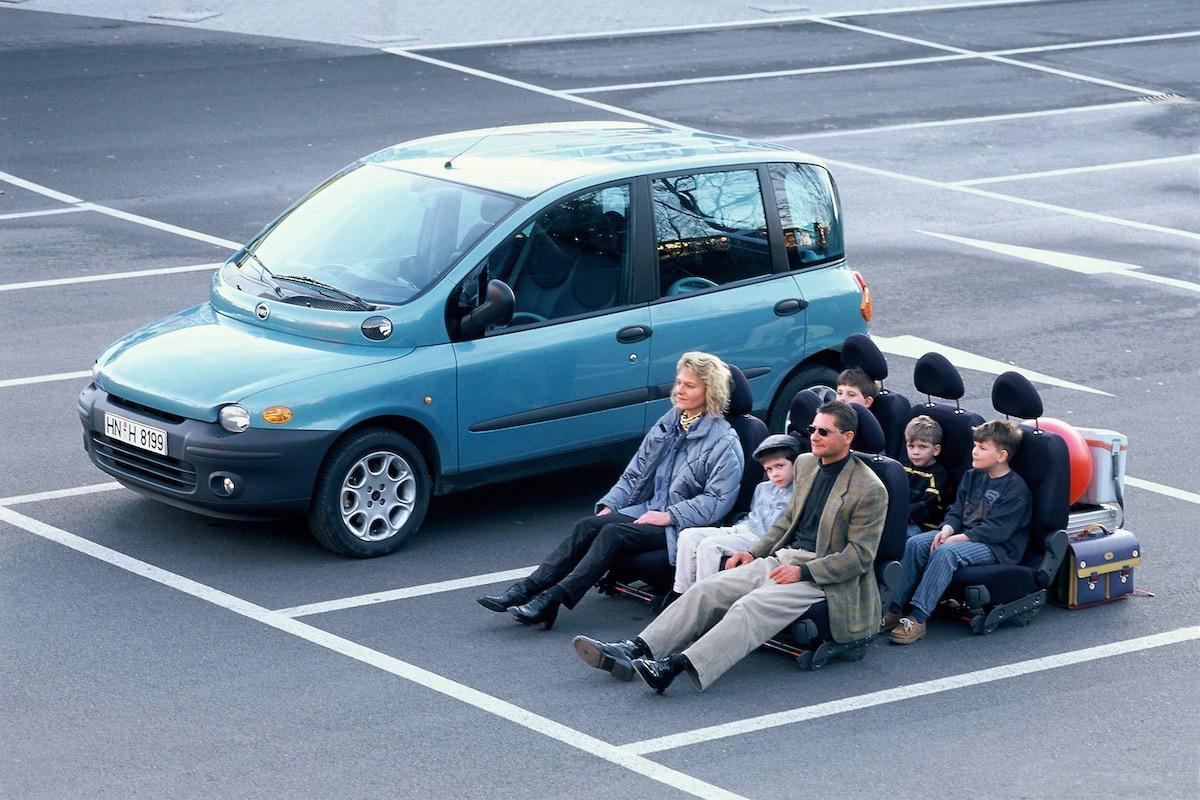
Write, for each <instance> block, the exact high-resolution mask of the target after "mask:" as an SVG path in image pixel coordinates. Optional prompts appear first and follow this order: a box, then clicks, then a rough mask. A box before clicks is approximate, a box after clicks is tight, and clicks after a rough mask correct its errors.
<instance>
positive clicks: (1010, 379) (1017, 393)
mask: <svg viewBox="0 0 1200 800" xmlns="http://www.w3.org/2000/svg"><path fill="white" fill-rule="evenodd" d="M992 407H993V408H995V409H996V410H997V411H999V412H1000V413H1001V414H1004V415H1006V416H1009V417H1016V418H1017V419H1037V418H1038V417H1040V416H1041V415H1042V397H1041V395H1039V394H1038V390H1037V389H1035V388H1033V384H1032V383H1030V382H1029V379H1028V378H1026V377H1025V376H1024V375H1022V374H1021V373H1019V372H1011V371H1010V372H1006V373H1004V374H1003V375H1001V376H1000V377H999V378H996V382H995V383H993V384H992Z"/></svg>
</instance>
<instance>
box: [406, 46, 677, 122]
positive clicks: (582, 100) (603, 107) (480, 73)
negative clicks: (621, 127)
mask: <svg viewBox="0 0 1200 800" xmlns="http://www.w3.org/2000/svg"><path fill="white" fill-rule="evenodd" d="M383 52H385V53H391V54H392V55H397V56H403V57H404V58H411V59H413V60H414V61H423V62H425V63H426V64H432V65H433V66H435V67H442V68H444V69H450V70H454V71H455V72H462V73H465V74H467V75H474V76H475V77H477V78H484V79H486V80H489V81H496V82H497V83H503V84H507V85H508V86H515V87H516V88H518V89H525V90H526V91H530V92H536V93H537V94H544V95H548V96H549V97H555V98H558V99H559V100H567V101H569V102H572V103H579V104H580V105H585V106H590V107H592V108H595V109H599V110H600V111H607V112H608V113H610V114H617V115H619V116H622V117H629V118H631V119H637V120H641V121H642V122H648V123H650V124H651V125H662V126H664V127H667V128H671V129H672V130H677V131H690V130H694V129H693V128H691V127H689V126H687V125H680V124H679V123H676V122H668V121H667V120H665V119H659V118H658V117H651V116H649V115H647V114H639V113H638V112H636V111H630V110H629V109H626V108H619V107H617V106H610V105H609V104H608V103H600V102H597V101H596V100H589V99H587V98H586V97H575V96H574V95H570V94H564V93H563V92H561V91H559V90H557V89H547V88H546V87H545V86H538V85H536V84H532V83H526V82H525V81H519V80H516V79H515V78H506V77H504V76H503V75H497V74H496V73H494V72H485V71H484V70H481V69H475V68H474V67H465V66H463V65H462V64H455V63H453V62H450V61H442V60H441V59H440V58H430V57H429V56H423V55H421V54H419V53H413V52H409V51H408V50H405V49H404V48H402V47H385V48H383Z"/></svg>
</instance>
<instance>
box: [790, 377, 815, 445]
mask: <svg viewBox="0 0 1200 800" xmlns="http://www.w3.org/2000/svg"><path fill="white" fill-rule="evenodd" d="M820 407H821V398H820V397H819V396H817V393H816V392H814V391H812V390H811V389H801V390H800V391H798V392H796V394H795V396H793V397H792V403H791V405H790V406H788V415H787V419H788V424H787V430H786V431H784V433H791V434H794V435H796V436H799V437H801V441H802V442H805V441H807V440H808V434H806V433H805V432H804V429H805V428H807V427H808V426H809V425H811V424H812V421H813V418H815V417H816V416H817V409H818V408H820ZM806 452H807V451H806Z"/></svg>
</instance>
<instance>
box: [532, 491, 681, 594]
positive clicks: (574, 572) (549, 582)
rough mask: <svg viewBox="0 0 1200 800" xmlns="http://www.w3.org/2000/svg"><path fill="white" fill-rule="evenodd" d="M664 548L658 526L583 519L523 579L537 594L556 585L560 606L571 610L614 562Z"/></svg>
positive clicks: (620, 518)
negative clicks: (562, 605)
mask: <svg viewBox="0 0 1200 800" xmlns="http://www.w3.org/2000/svg"><path fill="white" fill-rule="evenodd" d="M666 546H667V538H666V528H662V527H659V526H658V525H634V524H633V517H627V516H625V515H624V514H618V513H616V512H613V513H611V514H605V515H604V516H602V517H594V516H593V517H584V518H583V519H581V520H579V522H576V523H575V529H574V530H573V531H571V535H570V536H568V537H567V538H565V539H563V540H562V543H560V544H559V545H558V547H556V548H554V552H553V553H551V554H550V555H549V556H547V557H546V558H545V560H543V561H542V563H541V565H540V566H539V567H538V568H537V569H536V570H534V571H533V574H532V575H530V576H529V577H528V578H526V579H525V585H526V588H528V589H529V590H531V591H538V592H544V591H546V590H547V589H549V588H551V587H552V586H555V585H557V586H559V587H560V588H561V589H562V590H563V592H565V593H566V595H567V597H566V599H565V600H564V601H563V604H564V605H566V607H567V608H574V607H575V604H576V603H578V602H579V601H580V600H582V599H583V596H584V595H585V594H587V592H588V589H590V588H592V586H594V585H595V583H596V581H598V580H600V578H602V577H604V573H605V572H607V571H608V568H609V566H610V565H611V564H612V563H613V562H615V561H617V560H618V559H620V558H621V557H622V556H625V555H629V554H632V553H640V552H642V551H644V550H658V549H659V548H663V547H666Z"/></svg>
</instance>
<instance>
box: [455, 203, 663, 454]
mask: <svg viewBox="0 0 1200 800" xmlns="http://www.w3.org/2000/svg"><path fill="white" fill-rule="evenodd" d="M630 196H631V192H630V184H629V183H620V184H615V185H610V186H605V187H601V188H598V189H591V190H588V191H586V192H583V193H580V194H577V195H573V196H571V197H568V198H566V199H564V200H560V201H557V202H556V203H554V204H553V205H551V206H549V207H548V208H546V209H544V210H543V211H541V212H539V213H538V214H537V216H535V217H534V218H533V219H531V220H529V221H528V222H527V223H526V224H525V225H524V226H522V228H521V229H520V230H518V231H517V233H515V234H514V235H513V236H511V237H509V239H508V240H507V241H505V242H504V243H503V244H501V245H500V246H499V247H498V248H497V249H496V250H495V251H493V252H492V253H491V255H489V257H488V258H487V259H486V260H485V261H484V262H483V263H482V264H480V265H479V266H478V267H476V269H475V270H474V271H472V273H470V274H469V275H468V276H467V278H466V279H465V280H464V281H463V282H461V283H460V284H459V287H458V288H457V289H456V294H457V295H459V297H458V298H455V297H452V298H451V306H452V307H453V306H454V305H455V304H457V305H458V306H459V307H462V306H464V305H465V306H469V304H470V295H471V293H472V291H473V287H475V286H477V285H478V284H479V278H480V272H481V271H482V270H484V269H486V270H487V271H488V275H487V278H488V279H499V280H502V281H504V282H505V283H507V284H508V285H509V287H511V288H512V290H513V295H514V298H515V303H514V313H513V317H512V320H511V321H510V322H509V323H508V324H507V325H504V326H499V327H495V328H492V329H490V330H488V331H486V332H485V333H484V335H482V336H481V337H478V338H475V339H472V340H468V341H456V342H455V343H454V345H453V348H454V356H455V359H456V361H457V374H458V378H457V380H458V411H459V413H458V418H459V454H460V455H459V468H460V470H462V471H469V470H477V469H482V468H486V467H492V466H500V465H504V464H507V463H513V462H517V461H528V460H533V459H537V458H543V457H547V456H552V455H556V454H562V453H569V452H572V451H577V450H584V449H587V448H590V447H598V446H602V445H605V444H609V443H613V442H618V441H623V440H628V439H635V438H638V437H640V436H641V435H642V434H643V432H644V427H643V426H644V424H645V401H646V395H647V384H646V377H647V374H648V368H649V360H650V359H649V341H650V326H649V323H650V314H649V311H648V309H647V308H646V305H645V303H644V302H643V303H632V302H630V300H629V298H630V297H631V296H632V293H631V280H632V270H631V263H632V261H631V247H630V240H631V235H630V234H631V231H630V226H629V220H630V219H631V215H630ZM464 298H465V300H464Z"/></svg>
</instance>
